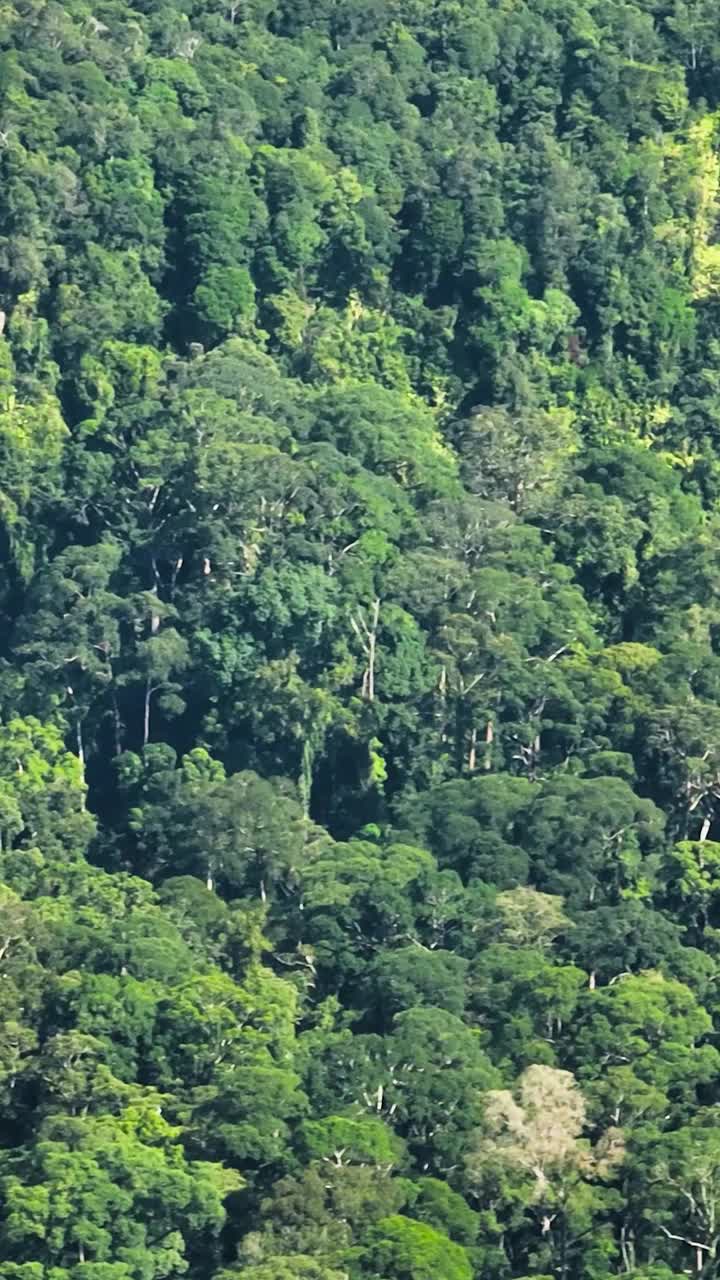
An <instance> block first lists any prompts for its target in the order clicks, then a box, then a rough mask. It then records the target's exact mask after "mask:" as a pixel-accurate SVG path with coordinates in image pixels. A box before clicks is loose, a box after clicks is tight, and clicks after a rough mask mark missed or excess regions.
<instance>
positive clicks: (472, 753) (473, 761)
mask: <svg viewBox="0 0 720 1280" xmlns="http://www.w3.org/2000/svg"><path fill="white" fill-rule="evenodd" d="M476 768H477V729H476V728H475V726H474V725H473V728H472V730H471V732H470V750H469V751H468V772H469V773H474V772H475V770H476Z"/></svg>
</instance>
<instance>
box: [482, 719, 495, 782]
mask: <svg viewBox="0 0 720 1280" xmlns="http://www.w3.org/2000/svg"><path fill="white" fill-rule="evenodd" d="M494 741H495V726H494V725H493V722H492V720H488V722H487V724H486V725H485V759H484V761H483V768H484V769H485V772H486V773H489V772H490V770H491V769H492V748H493V742H494Z"/></svg>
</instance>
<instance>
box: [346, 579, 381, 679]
mask: <svg viewBox="0 0 720 1280" xmlns="http://www.w3.org/2000/svg"><path fill="white" fill-rule="evenodd" d="M379 622H380V601H379V600H373V603H372V608H371V611H370V622H369V624H368V621H367V618H365V616H364V615H363V614H359V615H358V617H357V618H351V619H350V625H351V626H352V629H353V631H354V632H355V635H356V636H357V638H358V640H359V641H360V644H361V645H362V650H363V653H364V654H365V658H366V660H367V662H366V667H365V670H364V672H363V680H362V696H363V698H366V699H367V701H368V702H373V701H374V699H375V662H376V658H377V633H378V624H379Z"/></svg>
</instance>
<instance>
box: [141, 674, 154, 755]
mask: <svg viewBox="0 0 720 1280" xmlns="http://www.w3.org/2000/svg"><path fill="white" fill-rule="evenodd" d="M152 695H153V687H152V685H151V683H150V677H149V676H148V678H147V680H146V681H145V704H144V708H143V746H144V747H146V746H147V744H148V742H149V741H150V699H151V698H152Z"/></svg>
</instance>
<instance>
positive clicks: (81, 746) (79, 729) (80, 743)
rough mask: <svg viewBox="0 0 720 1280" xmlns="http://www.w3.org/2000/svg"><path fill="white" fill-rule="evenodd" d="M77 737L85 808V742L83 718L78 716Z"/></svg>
mask: <svg viewBox="0 0 720 1280" xmlns="http://www.w3.org/2000/svg"><path fill="white" fill-rule="evenodd" d="M75 737H76V740H77V756H78V760H79V762H80V779H81V781H82V784H83V790H82V794H81V797H80V808H81V809H82V810H83V811H84V809H85V744H84V743H83V731H82V720H81V719H80V717H79V716H78V719H77V722H76V724H75Z"/></svg>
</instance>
